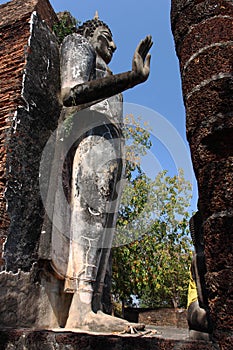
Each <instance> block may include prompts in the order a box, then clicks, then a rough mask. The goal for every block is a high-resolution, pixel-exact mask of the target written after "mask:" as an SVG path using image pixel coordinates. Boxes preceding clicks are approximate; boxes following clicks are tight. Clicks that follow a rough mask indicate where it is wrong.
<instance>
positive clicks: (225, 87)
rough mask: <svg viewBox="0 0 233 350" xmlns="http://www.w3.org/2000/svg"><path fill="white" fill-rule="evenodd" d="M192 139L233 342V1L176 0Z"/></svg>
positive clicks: (211, 254) (226, 332)
mask: <svg viewBox="0 0 233 350" xmlns="http://www.w3.org/2000/svg"><path fill="white" fill-rule="evenodd" d="M171 20H172V30H173V34H174V39H175V44H176V51H177V55H178V58H179V61H180V71H181V77H182V88H183V97H184V103H185V107H186V118H187V119H186V125H187V138H188V141H189V144H190V149H191V155H192V160H193V166H194V171H195V174H196V177H197V181H198V190H199V201H200V202H199V205H200V211H201V214H202V216H203V218H204V236H205V255H206V263H207V271H208V272H207V275H206V281H207V286H208V288H209V305H210V310H211V316H212V320H213V323H214V336H215V337H216V339H217V340H218V341H219V344H220V348H221V349H231V348H232V344H233V321H232V320H233V293H232V292H233V285H232V283H233V270H232V261H233V76H232V68H233V2H232V0H173V1H172V12H171Z"/></svg>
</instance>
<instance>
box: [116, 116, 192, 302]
mask: <svg viewBox="0 0 233 350" xmlns="http://www.w3.org/2000/svg"><path fill="white" fill-rule="evenodd" d="M136 124H137V122H136ZM136 124H135V121H134V123H133V127H128V130H127V132H128V134H127V137H128V139H130V138H131V139H132V140H133V141H132V142H131V144H129V145H128V150H127V151H128V154H129V157H128V158H127V179H128V183H127V186H126V188H125V191H124V193H123V200H122V204H121V207H120V211H119V214H120V215H119V219H118V225H117V235H116V237H117V238H116V242H115V243H116V244H115V247H116V246H117V245H120V244H121V245H120V246H119V247H116V248H114V249H113V280H112V285H113V288H112V291H113V294H114V296H115V297H116V298H117V299H118V300H120V301H121V302H123V303H124V302H125V301H129V300H130V299H131V296H132V295H134V296H137V297H138V298H139V299H140V301H141V305H144V306H145V305H146V306H148V307H156V306H165V305H166V306H174V307H177V306H185V304H186V294H187V287H188V280H189V266H190V261H191V255H192V253H191V248H190V247H191V245H190V240H189V238H188V221H189V213H188V211H187V209H188V207H189V200H190V198H191V185H190V184H189V183H188V182H187V181H185V179H184V175H183V173H182V171H179V174H178V175H176V176H173V177H170V176H168V175H167V172H166V171H164V172H161V173H160V174H158V176H157V177H156V179H155V180H154V181H152V180H151V179H149V178H148V177H147V176H146V175H145V174H144V173H143V172H142V170H141V167H140V158H141V156H142V155H143V154H145V152H146V151H147V150H148V149H149V148H150V147H151V143H150V138H149V132H148V131H145V130H144V131H142V130H141V129H140V127H139V126H138V125H136ZM137 132H139V135H138V134H137ZM142 140H143V143H142ZM138 144H140V147H138ZM131 150H133V151H131ZM130 155H133V157H132V159H133V161H131V160H130ZM117 240H118V241H117ZM123 244H124V245H123Z"/></svg>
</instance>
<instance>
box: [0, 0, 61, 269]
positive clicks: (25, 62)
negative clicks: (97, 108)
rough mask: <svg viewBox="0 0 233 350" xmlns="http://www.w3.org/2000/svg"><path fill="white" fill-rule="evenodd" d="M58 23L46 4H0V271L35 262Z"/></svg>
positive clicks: (54, 104) (52, 117)
mask: <svg viewBox="0 0 233 350" xmlns="http://www.w3.org/2000/svg"><path fill="white" fill-rule="evenodd" d="M33 13H34V15H33V16H34V17H33V16H32V14H33ZM57 21H58V19H57V16H56V14H55V12H54V10H53V9H52V7H51V5H50V3H49V1H48V0H13V1H10V2H7V3H6V4H3V5H0V53H1V62H0V217H1V220H0V271H1V270H4V269H5V268H7V269H8V270H10V271H14V272H16V271H17V270H18V268H20V269H23V270H30V268H31V265H32V263H33V262H34V261H35V260H36V255H37V246H38V240H39V236H40V230H41V225H42V223H43V206H42V203H41V199H40V193H39V188H38V187H39V186H38V182H39V181H38V179H39V164H40V157H41V153H42V150H43V148H44V146H45V144H46V142H47V140H48V138H49V137H50V135H51V132H52V131H53V130H54V129H55V128H56V125H57V120H58V117H59V113H60V107H59V103H58V101H57V94H58V92H59V89H60V77H59V74H60V73H59V49H58V44H57V41H56V38H55V36H54V34H53V33H52V30H51V28H52V26H53V24H54V23H56V22H57ZM3 250H4V257H5V259H3V258H2V253H3ZM6 250H7V253H6ZM5 263H6V265H7V267H6V266H4V265H5Z"/></svg>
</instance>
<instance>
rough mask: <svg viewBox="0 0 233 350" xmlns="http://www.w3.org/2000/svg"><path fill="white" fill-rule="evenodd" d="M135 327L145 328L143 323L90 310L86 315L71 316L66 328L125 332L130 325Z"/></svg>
mask: <svg viewBox="0 0 233 350" xmlns="http://www.w3.org/2000/svg"><path fill="white" fill-rule="evenodd" d="M130 326H131V327H133V328H134V329H138V330H143V329H144V328H145V326H144V325H142V324H137V323H132V324H131V323H129V322H128V321H126V320H123V319H121V318H118V317H113V316H110V315H106V314H104V313H103V312H102V311H98V312H97V313H94V312H93V311H90V312H88V313H87V314H86V315H85V316H84V317H83V316H82V317H78V316H77V317H76V318H75V319H74V318H73V317H69V318H68V320H67V324H66V327H65V328H78V329H82V330H86V331H91V332H107V333H112V332H123V331H127V329H128V328H129V327H130Z"/></svg>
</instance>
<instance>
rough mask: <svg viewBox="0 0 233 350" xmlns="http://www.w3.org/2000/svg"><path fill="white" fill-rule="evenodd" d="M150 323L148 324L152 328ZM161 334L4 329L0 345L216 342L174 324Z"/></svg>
mask: <svg viewBox="0 0 233 350" xmlns="http://www.w3.org/2000/svg"><path fill="white" fill-rule="evenodd" d="M149 328H150V327H148V329H149ZM161 328H163V329H162V331H161V332H160V333H161V334H153V331H152V332H151V334H144V335H143V334H132V335H129V334H107V333H101V334H100V333H99V334H96V333H90V332H89V333H87V332H83V331H78V330H67V331H62V330H61V329H54V330H32V329H4V330H0V344H1V345H0V349H1V350H5V349H15V350H22V349H24V350H41V349H50V350H55V349H56V350H63V349H64V348H66V349H69V350H79V349H80V350H81V349H82V350H89V349H92V350H95V349H96V350H98V349H101V350H104V349H107V350H124V349H127V350H131V349H132V350H141V349H147V350H150V349H153V350H164V349H166V350H173V349H178V348H179V349H180V350H214V349H216V347H214V345H213V343H211V342H206V341H194V340H193V341H192V340H188V339H184V333H181V335H180V336H181V339H178V337H179V332H180V330H179V329H177V328H174V337H173V336H172V335H171V329H170V328H169V332H167V331H166V327H160V330H161Z"/></svg>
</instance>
